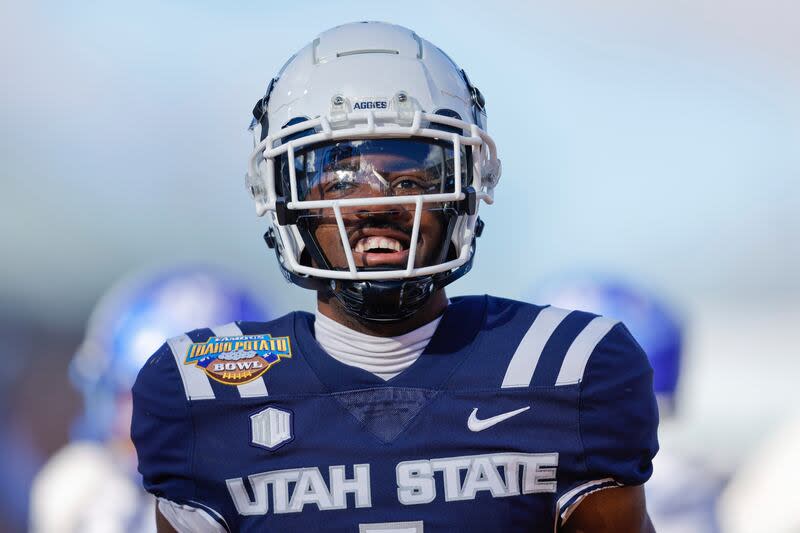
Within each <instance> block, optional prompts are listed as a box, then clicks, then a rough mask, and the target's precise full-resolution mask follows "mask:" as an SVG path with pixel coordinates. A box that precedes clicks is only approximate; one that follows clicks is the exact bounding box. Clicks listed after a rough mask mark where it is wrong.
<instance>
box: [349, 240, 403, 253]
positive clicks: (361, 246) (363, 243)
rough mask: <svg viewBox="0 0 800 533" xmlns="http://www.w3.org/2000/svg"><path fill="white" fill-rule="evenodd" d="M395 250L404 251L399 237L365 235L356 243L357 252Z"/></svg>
mask: <svg viewBox="0 0 800 533" xmlns="http://www.w3.org/2000/svg"><path fill="white" fill-rule="evenodd" d="M377 249H384V250H393V251H395V252H402V251H403V245H402V244H400V241H398V240H397V239H392V238H391V237H364V238H363V239H360V240H359V241H358V242H357V243H356V247H355V251H356V252H361V253H363V252H368V251H370V250H377Z"/></svg>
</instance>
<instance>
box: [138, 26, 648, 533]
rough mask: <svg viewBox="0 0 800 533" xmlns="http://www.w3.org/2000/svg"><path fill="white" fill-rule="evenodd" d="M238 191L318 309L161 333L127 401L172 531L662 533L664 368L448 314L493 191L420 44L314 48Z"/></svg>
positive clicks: (260, 128) (291, 70) (259, 111)
mask: <svg viewBox="0 0 800 533" xmlns="http://www.w3.org/2000/svg"><path fill="white" fill-rule="evenodd" d="M253 115H254V121H253V124H252V130H253V133H254V135H255V149H254V151H253V153H252V155H251V157H250V160H249V170H248V173H247V176H246V183H247V187H248V189H249V191H250V193H251V195H252V196H253V198H254V200H255V205H256V211H257V213H258V214H259V215H266V216H267V217H268V218H269V221H270V228H269V230H268V231H267V233H266V235H265V240H266V242H267V244H268V245H269V246H270V247H271V248H273V249H274V251H275V253H276V255H277V258H278V262H279V265H280V268H281V269H282V271H283V273H284V275H285V276H286V278H287V279H289V280H290V281H291V282H293V283H295V284H297V285H298V286H300V287H305V288H308V289H311V290H314V291H316V292H317V295H318V300H317V310H316V313H315V314H308V313H303V312H295V313H291V314H288V315H286V316H284V317H282V318H279V319H277V320H274V321H271V322H267V323H258V322H246V321H238V322H234V323H231V324H228V325H227V326H224V327H214V328H209V329H199V330H194V331H191V332H188V333H187V334H185V335H181V336H178V337H175V338H173V339H170V340H169V342H167V343H166V344H165V345H164V346H162V347H161V349H159V350H158V351H157V352H156V353H155V354H154V355H153V357H152V358H151V359H150V360H149V361H148V363H147V364H146V365H145V366H144V368H143V369H142V371H141V372H140V374H139V377H138V378H137V381H136V384H135V385H134V415H133V428H132V436H133V439H134V442H135V443H136V447H137V451H138V456H139V470H140V472H141V473H142V475H143V477H144V484H145V487H146V488H147V490H148V491H150V492H151V493H152V494H154V495H155V496H156V497H157V498H158V502H159V504H158V521H159V528H160V531H171V530H172V529H173V528H174V529H175V530H177V531H320V530H328V531H353V532H359V533H367V532H404V533H415V532H423V531H426V532H431V531H434V532H435V531H541V532H545V531H546V532H552V531H554V530H560V531H592V532H604V531H608V532H612V531H613V532H615V533H627V532H640V531H651V530H652V526H651V525H650V522H649V518H648V516H647V512H646V509H645V500H644V491H643V489H642V484H643V483H644V482H645V481H646V480H647V479H648V477H649V476H650V474H651V470H652V466H651V460H652V458H653V456H654V454H655V452H656V448H657V443H656V427H657V408H656V402H655V398H654V395H653V386H652V371H651V368H650V366H649V364H648V361H647V358H646V356H645V355H644V353H643V352H642V350H641V348H640V347H639V346H638V344H637V343H636V342H635V341H634V339H633V338H632V337H631V335H630V333H629V332H628V330H627V329H626V328H625V326H623V325H622V324H620V323H619V322H617V321H616V320H614V319H612V318H605V317H599V316H596V315H593V314H590V313H586V312H580V311H570V310H566V309H560V308H555V307H549V306H537V305H530V304H525V303H521V302H516V301H511V300H504V299H500V298H494V297H490V296H471V297H459V298H452V299H448V297H447V295H446V294H445V287H446V286H447V285H448V284H449V283H451V282H453V281H455V280H456V279H458V278H459V277H461V276H463V275H464V274H466V273H467V272H468V271H469V269H470V267H471V265H472V261H473V260H474V257H475V245H476V238H477V237H479V236H480V234H481V232H482V229H483V223H482V222H481V221H480V219H479V218H478V208H479V204H480V203H482V202H485V203H492V201H493V191H494V189H495V187H496V185H497V184H498V179H499V178H500V161H499V159H498V157H497V151H496V148H495V143H494V142H493V141H492V138H491V137H490V136H489V135H488V133H487V132H486V108H485V102H484V97H483V96H482V94H481V92H480V91H479V90H478V88H477V87H476V86H475V85H474V84H473V83H472V81H471V80H470V78H469V77H468V76H467V74H466V72H465V71H464V70H462V69H460V68H459V67H458V66H457V65H456V64H455V63H454V62H453V60H451V59H450V58H449V57H448V56H447V55H446V54H445V53H444V52H442V51H441V50H440V49H439V48H437V47H436V46H435V45H433V44H432V43H430V42H429V41H427V40H425V39H423V38H421V37H419V36H418V35H417V34H415V33H414V32H413V31H411V30H409V29H406V28H403V27H400V26H395V25H391V24H385V23H377V22H365V23H354V24H346V25H343V26H338V27H335V28H333V29H330V30H328V31H326V32H324V33H322V34H321V35H319V37H317V38H316V39H314V40H313V41H312V42H311V43H309V44H308V45H307V46H305V47H304V48H302V49H301V50H300V51H299V52H297V53H296V54H295V55H294V56H292V57H291V58H290V59H289V61H288V62H287V63H286V64H285V65H284V66H283V68H282V69H281V70H280V72H279V73H278V75H277V76H276V77H275V78H274V79H273V80H272V81H271V82H270V83H269V86H268V88H267V90H266V94H265V95H264V96H263V97H262V98H261V99H260V100H259V101H258V102H257V103H256V105H255V108H254V109H253Z"/></svg>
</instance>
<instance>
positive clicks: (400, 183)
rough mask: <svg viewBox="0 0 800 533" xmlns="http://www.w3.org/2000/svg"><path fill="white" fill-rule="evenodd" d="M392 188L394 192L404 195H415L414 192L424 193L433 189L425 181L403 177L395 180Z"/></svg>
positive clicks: (431, 185)
mask: <svg viewBox="0 0 800 533" xmlns="http://www.w3.org/2000/svg"><path fill="white" fill-rule="evenodd" d="M392 187H393V188H394V189H395V190H396V191H400V192H404V193H415V192H419V193H424V192H428V191H430V190H431V189H433V188H434V187H435V185H433V184H431V182H430V181H429V180H426V179H422V178H417V177H410V176H403V177H400V178H398V179H396V180H395V181H394V183H393V184H392Z"/></svg>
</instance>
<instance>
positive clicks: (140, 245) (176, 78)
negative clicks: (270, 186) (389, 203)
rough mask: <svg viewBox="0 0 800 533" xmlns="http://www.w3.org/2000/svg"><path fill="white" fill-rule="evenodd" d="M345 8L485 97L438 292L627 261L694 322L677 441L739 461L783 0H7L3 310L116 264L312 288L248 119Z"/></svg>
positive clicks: (279, 308) (775, 214) (754, 353)
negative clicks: (291, 280)
mask: <svg viewBox="0 0 800 533" xmlns="http://www.w3.org/2000/svg"><path fill="white" fill-rule="evenodd" d="M365 19H366V20H386V21H391V22H395V23H398V24H403V25H406V26H409V27H411V28H412V29H414V30H415V31H416V32H417V33H418V34H419V35H421V36H422V37H424V38H427V39H429V40H431V41H433V42H434V43H435V44H437V45H438V46H440V47H441V48H443V49H444V50H445V51H446V52H447V53H448V54H449V55H450V56H451V57H453V59H454V60H455V61H456V62H457V63H459V64H460V66H462V67H463V68H464V69H466V71H467V72H468V73H469V75H470V78H471V79H472V80H473V82H475V84H476V85H478V86H479V87H480V88H481V91H482V92H483V93H484V95H485V96H486V100H487V107H488V113H489V130H490V132H491V133H492V135H493V136H494V138H495V140H496V141H497V143H498V149H499V153H500V157H501V159H502V160H503V169H504V173H503V177H502V179H501V183H500V186H499V188H498V189H497V196H496V201H497V202H496V205H495V206H494V207H484V208H483V209H482V211H481V214H482V216H483V218H484V220H485V221H486V222H487V228H486V231H485V232H484V236H483V237H482V239H481V240H480V242H479V246H478V256H477V259H476V264H475V268H474V269H473V271H472V272H471V273H470V274H469V275H468V276H467V277H466V278H464V279H463V280H461V281H459V282H457V283H456V284H455V285H454V286H453V288H452V290H451V291H450V294H451V295H452V294H463V293H475V292H480V293H483V292H488V293H492V294H497V295H501V296H508V297H523V296H525V295H526V294H530V290H531V288H532V287H533V286H535V285H536V284H537V283H539V282H540V280H542V279H546V278H549V277H552V276H554V275H558V274H560V273H563V272H565V271H575V270H602V271H605V272H612V273H617V274H620V275H623V276H627V277H629V278H631V279H633V280H636V281H638V282H640V283H643V284H646V285H647V286H650V287H653V288H655V289H656V290H659V291H661V292H662V293H663V294H665V295H666V296H667V297H668V298H669V299H670V300H671V301H672V302H673V303H674V305H675V306H676V307H677V308H678V309H680V310H681V311H682V312H683V313H684V315H685V317H686V319H687V323H688V324H689V335H690V341H691V342H690V344H689V351H688V354H687V356H688V357H689V363H688V366H687V376H686V379H685V382H684V393H683V394H684V396H685V401H684V405H685V412H686V413H687V414H686V415H685V416H686V417H687V419H688V420H689V423H688V424H687V425H688V427H689V428H690V431H689V432H688V433H687V435H688V436H687V437H686V441H687V442H689V445H688V446H689V447H692V443H694V442H697V441H699V440H701V437H702V439H703V440H704V442H709V439H711V441H712V442H716V441H714V440H713V439H717V441H718V442H719V443H720V445H721V446H723V447H725V449H726V450H730V451H729V452H727V453H728V455H729V456H730V457H737V456H738V455H739V454H741V453H742V451H741V450H743V449H744V448H745V447H746V445H747V444H748V443H750V442H752V441H753V440H754V439H755V438H756V437H757V434H758V433H759V431H760V430H766V429H768V426H769V427H771V425H772V424H774V423H775V420H776V419H777V418H779V417H780V416H782V414H783V413H785V412H786V411H788V410H789V409H790V408H791V407H792V405H790V404H794V402H796V400H795V399H794V397H793V396H792V395H791V394H789V392H790V391H789V387H793V384H794V381H793V380H792V378H791V376H792V375H794V376H797V375H800V362H798V361H800V357H798V356H800V354H798V353H797V352H798V348H797V346H798V342H797V341H798V335H797V333H795V332H794V331H793V330H794V329H795V324H796V323H797V320H799V319H800V303H798V302H800V275H798V272H800V149H799V148H798V146H800V97H798V95H800V52H798V50H800V37H798V35H800V33H799V32H798V31H797V27H796V26H797V21H798V20H800V4H798V3H796V2H792V1H785V2H778V1H759V2H741V1H722V0H719V1H688V0H686V1H670V2H642V1H633V0H630V1H624V0H610V1H607V2H602V3H598V2H576V1H552V2H522V1H520V2H508V1H493V2H480V3H477V2H476V3H464V2H452V1H437V2H432V1H430V0H428V1H425V2H417V1H404V2H385V3H380V4H379V3H377V2H346V1H344V2H324V1H313V2H299V1H298V2H266V1H262V2H235V3H234V2H219V3H212V2H189V1H173V2H155V1H140V2H129V3H111V2H108V3H99V2H84V3H78V2H12V1H10V0H2V1H1V2H0V73H2V83H0V124H2V133H0V161H1V162H2V165H1V166H0V172H2V177H1V179H2V184H3V190H4V191H5V195H4V198H3V200H4V201H3V209H2V215H0V217H2V227H3V229H4V231H2V232H1V233H0V250H2V264H3V269H2V270H3V275H2V276H0V313H8V314H12V313H13V314H15V315H21V316H31V317H35V318H37V319H39V320H42V321H45V322H47V323H48V324H51V325H52V326H53V327H59V328H78V327H82V324H83V323H84V322H85V320H86V317H87V316H88V313H89V311H90V309H91V306H92V304H93V303H94V302H95V301H96V299H97V298H98V297H99V296H100V294H101V293H102V292H103V290H105V288H106V287H107V286H108V285H109V284H110V283H112V282H113V281H114V280H115V279H117V278H118V277H119V276H120V275H122V274H123V273H125V272H128V271H130V270H132V269H135V268H137V267H140V266H144V265H153V264H154V263H156V264H157V263H161V262H165V261H172V260H195V259H202V260H208V261H212V262H215V263H219V264H222V265H226V266H229V267H230V268H233V269H234V270H235V271H237V272H239V273H241V275H242V276H243V277H245V278H246V279H248V280H249V281H250V282H252V283H253V284H254V285H255V286H256V287H257V288H259V289H260V290H261V291H262V292H263V294H264V295H265V297H266V298H267V299H268V300H269V301H270V302H271V303H272V306H273V308H274V309H275V311H276V312H278V313H283V312H286V311H289V310H291V309H294V308H298V307H299V308H303V309H310V307H311V305H312V303H313V295H312V294H311V293H310V292H308V291H303V290H301V289H298V288H295V287H292V286H290V285H288V284H286V283H285V282H284V281H283V278H282V277H281V276H280V275H279V273H278V269H277V265H276V262H275V259H274V255H273V252H272V251H271V250H268V249H267V248H266V247H265V246H264V245H263V242H262V241H261V233H263V231H264V229H265V222H264V221H263V220H259V219H257V218H256V217H255V214H254V209H253V206H252V204H251V201H250V199H249V196H248V195H247V194H246V192H245V189H244V185H243V175H244V171H245V166H246V156H247V154H248V153H249V151H250V148H251V143H250V139H249V136H248V134H247V132H246V126H247V124H248V122H249V120H250V110H251V109H252V106H253V103H254V102H255V100H256V99H258V98H259V97H260V95H261V94H262V93H263V91H264V89H265V87H266V83H267V81H268V80H269V79H270V78H271V77H272V76H273V75H274V74H275V73H276V72H277V70H278V68H280V66H281V65H282V64H283V62H284V61H285V59H287V58H288V57H289V56H290V55H291V54H292V53H293V52H294V51H296V50H297V49H299V48H300V47H302V46H303V45H305V44H306V43H307V42H309V41H310V40H311V39H313V38H314V37H315V36H316V34H318V33H319V32H320V31H322V30H324V29H326V28H328V27H330V26H334V25H336V24H340V23H343V22H349V21H353V20H365ZM743 388H747V389H750V390H752V391H753V396H744V395H742V394H741V392H742V390H743ZM784 391H786V392H784ZM787 402H788V403H787ZM794 405H796V404H794ZM734 412H737V413H739V414H740V416H739V418H738V419H734V418H733V417H732V416H731V415H732V413H734ZM721 413H722V414H721ZM725 413H728V415H729V416H728V417H727V418H726V417H725V415H724V414H725ZM742 413H743V414H742ZM765 413H766V415H765ZM753 424H755V426H754V425H753ZM759 424H760V425H759ZM754 434H755V435H754ZM737 439H738V442H737V443H736V444H730V442H732V441H737ZM748 439H749V440H748ZM725 453H726V452H725V451H723V452H722V455H723V456H725Z"/></svg>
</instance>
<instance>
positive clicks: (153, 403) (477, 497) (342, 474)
mask: <svg viewBox="0 0 800 533" xmlns="http://www.w3.org/2000/svg"><path fill="white" fill-rule="evenodd" d="M133 393H134V415H133V425H132V436H133V439H134V442H135V444H136V447H137V452H138V456H139V469H140V472H141V473H142V475H143V477H144V482H145V487H146V488H147V490H148V491H150V492H151V493H153V494H154V495H155V496H157V497H159V498H162V499H164V500H169V501H170V502H172V503H173V504H181V505H185V506H188V508H194V509H201V510H202V512H204V513H205V514H207V516H209V517H211V518H213V519H214V520H215V521H216V523H215V526H217V527H219V529H221V530H229V531H315V530H330V531H357V532H373V531H375V532H376V531H382V532H387V531H406V532H418V531H517V530H525V531H541V532H552V531H553V530H554V527H555V526H554V525H557V524H560V523H561V521H563V520H564V519H565V518H567V517H568V516H569V513H570V512H571V511H573V510H574V509H575V507H576V505H577V504H578V503H579V502H580V501H581V499H582V498H583V497H585V496H586V495H587V494H589V493H591V492H593V491H596V490H600V489H603V488H607V487H612V486H617V485H639V484H642V483H644V482H645V481H646V480H647V479H648V478H649V477H650V475H651V472H652V464H651V460H652V458H653V456H654V455H655V453H656V450H657V447H658V445H657V441H656V428H657V419H658V415H657V409H656V403H655V398H654V395H653V385H652V370H651V368H650V366H649V363H648V361H647V358H646V356H645V354H644V353H643V352H642V350H641V348H640V347H639V345H638V344H637V343H636V342H635V341H634V339H633V338H632V337H631V335H630V334H629V333H628V331H627V329H626V328H625V327H624V326H623V325H622V324H620V323H618V322H616V321H614V320H611V319H607V318H603V317H598V316H596V315H593V314H590V313H585V312H581V311H567V310H563V309H558V308H554V307H539V306H535V305H530V304H525V303H521V302H515V301H511V300H504V299H499V298H494V297H489V296H481V297H461V298H453V299H452V301H451V304H450V306H449V307H448V308H447V310H446V312H445V314H444V317H443V319H442V321H441V323H440V324H439V327H438V329H437V331H436V333H435V334H434V336H433V338H432V339H431V341H430V343H429V345H428V347H427V348H426V350H425V351H424V352H423V354H422V355H421V356H420V358H419V359H418V360H417V361H416V362H415V363H414V364H413V365H412V366H411V367H409V368H408V369H406V370H405V371H404V372H402V373H401V374H399V375H397V376H396V377H394V378H392V379H390V380H388V381H383V380H382V379H380V378H378V377H376V376H374V375H373V374H371V373H369V372H366V371H364V370H361V369H358V368H354V367H350V366H347V365H345V364H342V363H340V362H338V361H336V360H335V359H333V358H332V357H330V356H328V355H327V354H326V353H325V352H324V351H323V350H322V348H321V347H320V346H319V344H318V343H317V342H316V340H315V339H314V317H313V315H310V314H308V313H302V312H296V313H291V314H288V315H286V316H284V317H282V318H279V319H277V320H274V321H272V322H266V323H255V322H237V323H235V324H229V325H227V326H222V327H219V328H213V329H201V330H195V331H193V332H190V333H188V334H187V335H184V336H181V337H177V338H174V339H171V340H170V341H169V342H168V343H167V344H165V345H164V346H162V348H161V349H160V350H159V351H158V352H157V353H156V354H154V355H153V356H152V357H151V358H150V359H149V361H148V362H147V364H145V366H144V368H143V369H142V370H141V372H140V374H139V377H138V379H137V382H136V384H135V386H134V389H133Z"/></svg>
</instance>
